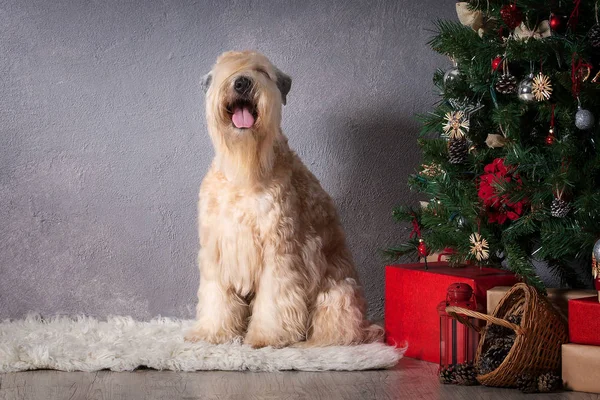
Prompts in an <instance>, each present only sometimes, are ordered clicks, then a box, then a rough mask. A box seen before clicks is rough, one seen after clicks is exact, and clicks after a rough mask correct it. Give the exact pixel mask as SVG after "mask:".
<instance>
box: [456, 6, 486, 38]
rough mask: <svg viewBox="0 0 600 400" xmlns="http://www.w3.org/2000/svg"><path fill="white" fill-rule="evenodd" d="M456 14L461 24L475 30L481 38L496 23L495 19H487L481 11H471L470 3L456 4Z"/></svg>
mask: <svg viewBox="0 0 600 400" xmlns="http://www.w3.org/2000/svg"><path fill="white" fill-rule="evenodd" d="M456 14H457V15H458V20H459V21H460V23H461V24H463V25H464V26H468V27H470V28H471V29H473V30H474V31H475V32H477V34H479V37H482V36H483V34H484V33H485V31H486V30H490V29H492V28H493V25H494V23H495V21H494V19H493V18H486V17H485V16H484V15H483V13H482V12H481V11H479V10H471V9H469V2H468V1H461V2H458V3H456Z"/></svg>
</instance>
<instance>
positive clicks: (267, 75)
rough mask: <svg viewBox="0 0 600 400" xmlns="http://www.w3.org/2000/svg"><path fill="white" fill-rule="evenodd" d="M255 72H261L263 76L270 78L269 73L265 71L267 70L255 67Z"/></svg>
mask: <svg viewBox="0 0 600 400" xmlns="http://www.w3.org/2000/svg"><path fill="white" fill-rule="evenodd" d="M256 72H260V73H261V74H263V75H264V76H266V77H267V78H269V79H271V77H270V76H269V74H268V73H267V71H265V70H264V69H262V68H257V69H256Z"/></svg>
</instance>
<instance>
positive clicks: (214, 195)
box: [186, 51, 382, 347]
mask: <svg viewBox="0 0 600 400" xmlns="http://www.w3.org/2000/svg"><path fill="white" fill-rule="evenodd" d="M241 76H244V77H246V78H248V79H249V80H250V81H251V82H252V85H251V88H250V90H249V92H248V94H247V96H246V99H245V101H247V102H248V104H250V107H252V110H253V113H254V115H255V122H254V124H253V125H252V127H250V128H248V129H238V128H236V127H235V125H234V124H233V123H232V107H233V106H234V104H235V103H236V102H237V101H239V100H240V98H239V97H240V96H239V94H238V93H237V92H236V90H235V89H234V82H235V81H236V79H238V78H239V77H241ZM204 82H205V84H206V85H207V86H208V89H207V95H206V117H207V122H208V131H209V134H210V137H211V139H212V142H213V145H214V148H215V158H214V161H213V163H212V166H211V168H210V170H209V171H208V173H207V175H206V177H205V178H204V181H203V182H202V186H201V188H200V201H199V231H200V246H201V249H200V253H199V257H198V260H199V268H200V276H201V279H200V288H199V289H198V300H199V302H198V308H197V323H196V325H195V326H194V328H193V329H192V330H190V331H189V332H188V333H187V335H186V339H187V340H190V341H198V340H205V341H208V342H212V343H224V342H228V341H230V340H232V339H234V338H236V337H240V336H242V337H244V342H245V343H247V344H250V345H251V346H253V347H264V346H273V347H283V346H288V345H292V344H296V345H308V346H325V345H349V344H357V343H364V342H371V341H375V340H379V339H380V338H381V336H382V330H381V328H379V327H376V326H374V325H371V324H370V323H369V322H368V321H367V320H366V319H365V300H364V297H363V293H362V289H361V287H360V285H359V282H358V277H357V274H356V271H355V268H354V265H353V262H352V258H351V254H350V251H349V250H348V248H347V246H346V239H345V235H344V232H343V230H342V227H341V224H340V221H339V217H338V214H337V212H336V209H335V207H334V205H333V202H332V200H331V198H330V197H329V196H328V195H327V193H326V192H325V191H324V190H323V188H322V187H321V185H320V184H319V181H318V180H317V179H316V178H315V176H314V175H313V174H312V173H311V172H310V171H309V170H308V169H307V168H306V167H305V166H304V164H302V162H301V161H300V159H299V158H298V156H297V155H296V154H295V153H294V152H293V151H292V150H290V148H289V146H288V142H287V139H286V137H285V136H284V135H283V133H282V131H281V128H280V122H281V108H282V104H284V103H285V97H286V95H287V91H288V90H289V88H290V85H291V80H290V78H289V77H288V76H287V75H285V74H283V73H282V72H281V71H279V70H278V69H277V68H276V67H274V66H273V65H272V64H271V63H270V62H269V60H268V59H267V58H266V57H265V56H263V55H261V54H259V53H256V52H250V51H244V52H227V53H224V54H222V55H221V56H220V57H219V58H218V59H217V63H216V64H215V66H214V67H213V69H212V71H211V72H210V74H209V75H208V76H207V77H206V78H205V79H204ZM299 342H305V343H299Z"/></svg>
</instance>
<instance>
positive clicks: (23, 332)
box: [0, 316, 405, 372]
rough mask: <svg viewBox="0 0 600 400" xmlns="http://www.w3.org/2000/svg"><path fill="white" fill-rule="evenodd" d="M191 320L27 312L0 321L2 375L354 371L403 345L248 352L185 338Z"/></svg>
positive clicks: (391, 359) (392, 356) (388, 358)
mask: <svg viewBox="0 0 600 400" xmlns="http://www.w3.org/2000/svg"><path fill="white" fill-rule="evenodd" d="M192 323H193V321H182V320H175V319H169V318H157V319H153V320H152V321H150V322H137V321H134V320H133V319H132V318H131V317H110V318H108V320H107V321H98V320H96V319H94V318H90V317H76V318H69V317H54V318H51V319H47V320H46V319H42V318H41V317H39V316H29V317H27V318H26V319H24V320H19V321H10V320H6V321H4V322H1V323H0V372H15V371H24V370H31V369H56V370H61V371H98V370H101V369H110V370H112V371H131V370H134V369H135V368H138V367H140V366H145V367H148V368H154V369H158V370H174V371H197V370H234V371H244V370H250V371H276V370H301V371H323V370H341V371H356V370H365V369H378V368H389V367H392V366H394V365H395V364H396V363H397V362H398V360H399V359H400V358H401V357H402V355H403V354H404V351H405V349H396V348H394V347H390V346H386V345H385V344H383V343H371V344H364V345H359V346H333V347H322V348H293V347H288V348H283V349H273V348H270V347H267V348H263V349H252V348H250V347H249V346H245V345H242V344H240V343H231V344H224V345H212V344H208V343H204V342H201V343H187V342H184V340H183V332H184V331H185V330H186V329H188V328H189V327H190V326H191V324H192Z"/></svg>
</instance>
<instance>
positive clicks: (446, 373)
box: [439, 365, 455, 385]
mask: <svg viewBox="0 0 600 400" xmlns="http://www.w3.org/2000/svg"><path fill="white" fill-rule="evenodd" d="M454 377H455V370H454V366H453V365H448V366H446V367H442V369H440V373H439V378H440V383H443V384H444V385H450V384H453V383H455V380H454Z"/></svg>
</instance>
